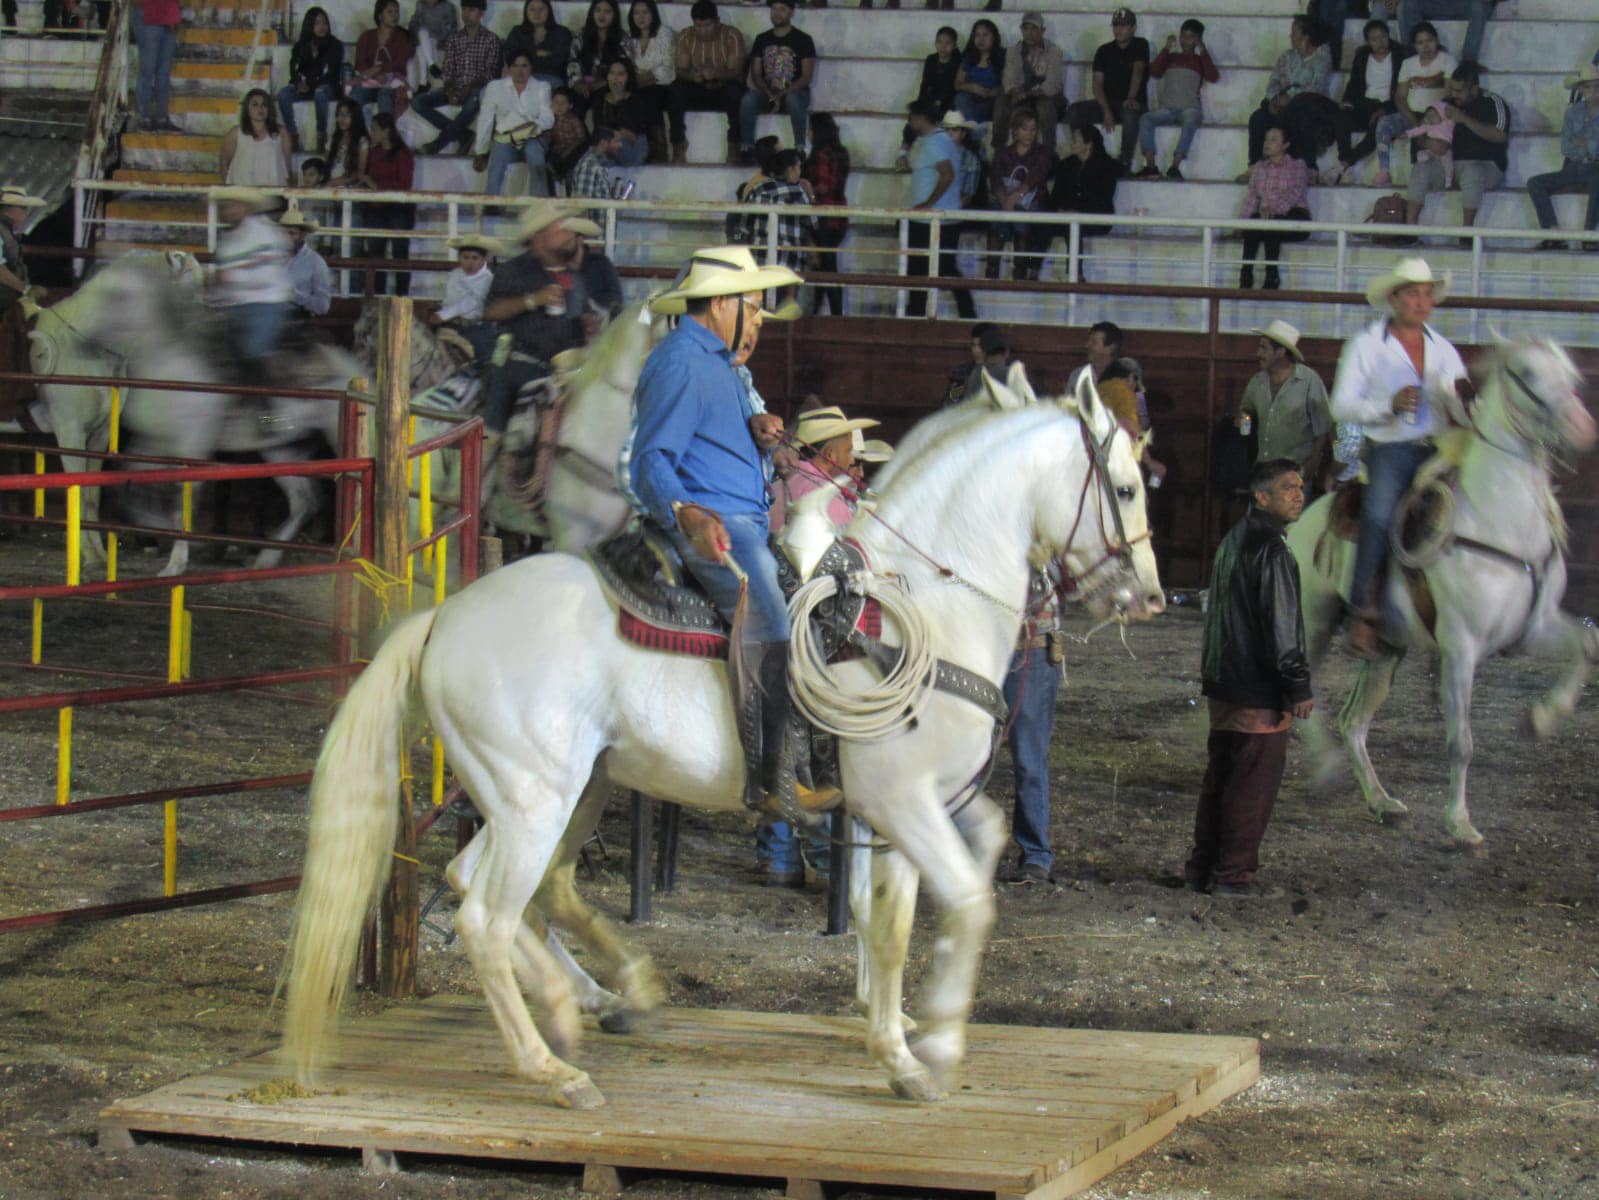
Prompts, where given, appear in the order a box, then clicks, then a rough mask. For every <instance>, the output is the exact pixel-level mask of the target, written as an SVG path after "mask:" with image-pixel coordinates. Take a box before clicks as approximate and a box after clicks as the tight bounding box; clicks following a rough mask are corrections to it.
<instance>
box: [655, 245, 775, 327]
mask: <svg viewBox="0 0 1599 1200" xmlns="http://www.w3.org/2000/svg"><path fill="white" fill-rule="evenodd" d="M803 282H804V280H803V279H801V278H800V276H799V275H798V274H796V273H795V272H793V271H791V270H789V269H788V268H787V267H783V266H775V265H774V266H770V267H763V266H761V265H760V264H759V263H757V262H756V261H755V255H753V254H751V253H750V248H749V247H748V246H709V247H706V248H704V249H701V250H696V251H694V254H693V257H691V258H690V259H689V260H688V263H687V264H686V265H685V266H684V268H683V270H682V271H680V272H678V276H677V279H676V280H674V281H673V283H672V286H671V287H669V288H668V289H667V290H666V291H664V292H662V293H661V294H660V295H659V296H657V297H656V298H655V299H654V300H652V301H650V311H651V312H653V313H655V314H656V315H658V316H663V317H671V316H676V315H677V314H679V313H681V312H683V311H684V309H685V308H686V307H687V304H688V301H690V300H709V299H713V298H715V297H717V296H742V295H745V294H746V293H749V292H764V291H765V290H766V289H767V288H774V287H788V286H790V285H792V284H797V283H803ZM795 315H796V316H797V315H798V314H797V313H796V314H795ZM778 319H779V320H783V319H785V318H783V317H778ZM788 319H792V318H788Z"/></svg>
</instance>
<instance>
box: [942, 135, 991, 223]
mask: <svg viewBox="0 0 1599 1200" xmlns="http://www.w3.org/2000/svg"><path fill="white" fill-rule="evenodd" d="M938 127H939V128H940V129H942V130H943V131H944V132H945V133H947V134H949V138H950V141H952V142H954V143H955V148H956V149H957V150H959V151H960V156H961V157H960V173H959V174H960V177H959V179H958V181H957V182H958V183H959V186H960V193H961V207H962V208H970V209H975V210H982V209H986V208H987V207H988V163H987V162H985V161H984V160H983V153H982V150H983V142H982V139H981V138H980V137H978V136H977V125H976V123H975V122H973V121H968V120H967V119H966V118H965V117H963V116H961V114H960V110H959V109H956V110H954V111H952V112H947V113H945V114H944V117H943V119H942V120H941V121H939V123H938ZM977 226H978V223H977V222H964V223H962V224H961V225H960V226H959V228H960V229H961V230H962V231H963V232H964V231H967V230H969V229H972V228H976V227H977ZM981 227H982V228H984V229H986V228H987V227H988V222H987V221H986V220H985V221H983V222H981Z"/></svg>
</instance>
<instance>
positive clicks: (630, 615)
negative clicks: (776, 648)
mask: <svg viewBox="0 0 1599 1200" xmlns="http://www.w3.org/2000/svg"><path fill="white" fill-rule="evenodd" d="M772 553H773V556H774V557H775V558H776V559H777V578H778V583H779V584H780V585H781V586H782V589H783V595H784V596H785V597H789V596H792V595H793V594H794V593H795V592H796V591H798V590H799V587H800V585H801V584H802V583H803V582H804V580H803V579H801V578H800V574H799V572H798V571H797V570H796V569H795V568H794V565H793V564H792V563H791V562H789V560H788V557H787V556H786V555H785V554H784V553H783V552H782V550H781V549H780V548H779V547H778V545H777V543H776V542H775V541H774V542H773V543H772ZM588 558H589V561H590V562H592V563H593V564H594V569H595V571H597V572H598V573H599V577H600V582H601V583H602V584H603V586H604V587H605V590H606V592H607V594H609V595H610V597H611V599H612V600H614V601H615V602H616V605H617V608H618V609H619V613H618V617H617V631H618V632H619V633H620V634H621V635H622V637H623V638H625V639H626V640H627V641H630V642H632V643H634V644H635V645H638V646H643V647H645V648H647V649H650V650H661V651H665V652H667V653H670V654H687V655H690V656H692V657H695V658H714V659H725V658H727V654H728V634H729V630H728V627H727V623H726V622H725V621H723V620H722V615H721V614H720V613H719V612H717V611H716V607H715V605H713V604H712V603H711V600H710V597H709V596H707V595H706V594H705V592H704V590H703V589H702V588H701V587H700V586H699V584H698V583H697V582H696V581H695V579H694V577H693V575H691V574H690V573H689V572H688V571H687V570H685V569H684V567H683V560H682V558H681V556H680V555H679V554H678V552H677V547H676V546H675V545H674V544H673V543H672V539H671V537H670V536H668V535H667V533H666V531H665V530H663V529H661V528H660V527H659V526H657V525H655V524H654V523H653V522H649V521H638V522H635V523H634V524H633V525H632V526H630V527H629V528H628V529H625V530H623V531H622V532H621V533H618V534H616V535H615V536H613V537H611V538H609V539H607V540H606V541H603V542H601V543H600V544H599V545H598V546H595V547H594V548H593V549H592V550H590V551H589V552H588ZM865 569H866V559H865V556H864V555H862V553H861V552H860V550H859V549H858V548H856V546H855V545H854V544H853V543H850V542H843V541H835V542H834V543H833V544H832V545H831V546H830V547H828V550H827V552H826V553H825V554H824V555H823V556H822V560H821V562H820V563H819V564H818V565H817V568H816V573H817V574H822V575H838V576H847V575H849V574H851V573H853V572H856V571H862V570H865ZM811 620H812V624H813V626H814V628H815V632H816V634H817V639H818V642H819V644H820V645H821V648H822V649H823V651H824V652H825V653H826V654H827V656H828V658H829V659H830V660H831V659H834V658H836V657H839V656H840V655H841V654H842V653H846V652H847V647H846V642H847V640H848V638H849V635H850V633H851V631H853V630H859V631H860V632H861V633H863V634H865V635H866V636H868V637H871V638H877V637H879V636H881V634H882V631H883V618H882V611H881V609H879V608H878V606H877V605H876V604H875V603H874V602H871V601H869V600H868V599H867V597H865V596H860V595H856V594H855V593H853V592H850V591H848V590H847V589H845V588H843V587H840V588H839V589H838V594H837V595H835V596H833V597H832V598H830V599H829V600H827V601H825V602H824V603H823V604H821V605H819V606H818V607H817V609H816V611H815V612H814V613H813V614H812V618H811Z"/></svg>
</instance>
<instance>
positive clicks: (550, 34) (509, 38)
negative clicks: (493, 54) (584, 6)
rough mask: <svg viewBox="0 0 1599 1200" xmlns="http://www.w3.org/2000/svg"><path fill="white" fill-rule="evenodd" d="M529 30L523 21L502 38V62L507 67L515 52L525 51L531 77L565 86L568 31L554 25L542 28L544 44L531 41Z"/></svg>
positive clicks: (568, 51) (570, 50)
mask: <svg viewBox="0 0 1599 1200" xmlns="http://www.w3.org/2000/svg"><path fill="white" fill-rule="evenodd" d="M533 39H534V34H533V26H531V25H529V24H528V23H527V22H526V21H523V22H522V24H520V25H518V26H517V27H516V28H515V29H513V30H511V32H510V33H508V34H506V35H505V62H506V65H507V66H509V65H510V62H511V59H512V57H513V56H514V55H515V54H516V52H517V51H518V50H526V51H527V53H528V55H529V57H530V58H531V59H532V60H533V74H534V75H536V76H538V77H539V78H540V79H545V80H549V79H554V80H556V81H557V82H558V83H561V84H565V83H566V63H567V60H568V59H570V58H571V57H572V31H571V30H570V29H568V28H567V27H566V26H565V25H557V24H555V22H553V21H552V22H550V24H548V25H546V26H545V27H544V44H543V45H540V44H539V43H538V42H536V41H534V40H533Z"/></svg>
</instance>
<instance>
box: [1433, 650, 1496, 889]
mask: <svg viewBox="0 0 1599 1200" xmlns="http://www.w3.org/2000/svg"><path fill="white" fill-rule="evenodd" d="M1438 651H1439V663H1438V696H1439V699H1440V700H1441V701H1442V702H1443V710H1444V729H1445V731H1446V735H1447V739H1448V746H1449V804H1448V806H1447V807H1446V808H1445V809H1444V828H1445V829H1446V830H1448V831H1449V836H1450V837H1451V838H1453V839H1454V840H1455V843H1456V844H1457V845H1459V846H1461V847H1463V848H1465V849H1468V850H1470V851H1471V852H1472V853H1473V854H1476V855H1478V856H1479V857H1481V856H1484V855H1486V854H1487V845H1486V843H1485V842H1484V841H1483V837H1482V834H1480V833H1478V832H1477V830H1476V827H1475V826H1473V825H1472V823H1471V814H1470V813H1469V812H1468V811H1466V771H1467V769H1468V768H1470V766H1471V756H1472V753H1473V751H1474V749H1475V744H1474V742H1473V740H1472V736H1471V691H1472V685H1473V683H1475V681H1476V675H1477V648H1476V647H1475V646H1474V645H1470V644H1467V645H1459V644H1456V642H1455V639H1453V638H1448V637H1440V638H1439V639H1438Z"/></svg>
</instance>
